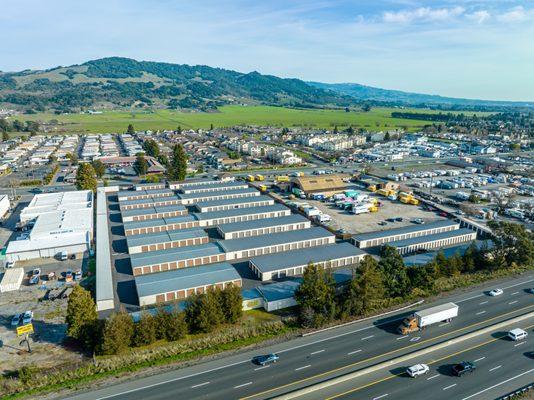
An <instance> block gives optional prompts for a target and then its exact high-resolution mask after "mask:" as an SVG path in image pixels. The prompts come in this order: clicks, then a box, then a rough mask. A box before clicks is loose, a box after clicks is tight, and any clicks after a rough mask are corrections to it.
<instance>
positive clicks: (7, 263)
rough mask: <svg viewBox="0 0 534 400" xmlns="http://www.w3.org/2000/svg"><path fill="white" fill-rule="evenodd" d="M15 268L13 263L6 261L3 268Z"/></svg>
mask: <svg viewBox="0 0 534 400" xmlns="http://www.w3.org/2000/svg"><path fill="white" fill-rule="evenodd" d="M14 266H15V261H8V262H6V265H5V267H6V268H13V267H14Z"/></svg>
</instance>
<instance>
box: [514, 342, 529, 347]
mask: <svg viewBox="0 0 534 400" xmlns="http://www.w3.org/2000/svg"><path fill="white" fill-rule="evenodd" d="M525 343H526V342H521V343H518V344H514V347H517V346H521V345H522V344H525Z"/></svg>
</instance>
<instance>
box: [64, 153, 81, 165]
mask: <svg viewBox="0 0 534 400" xmlns="http://www.w3.org/2000/svg"><path fill="white" fill-rule="evenodd" d="M65 157H67V159H68V160H69V161H70V163H71V165H77V164H78V156H77V155H76V154H74V153H67V154H66V155H65Z"/></svg>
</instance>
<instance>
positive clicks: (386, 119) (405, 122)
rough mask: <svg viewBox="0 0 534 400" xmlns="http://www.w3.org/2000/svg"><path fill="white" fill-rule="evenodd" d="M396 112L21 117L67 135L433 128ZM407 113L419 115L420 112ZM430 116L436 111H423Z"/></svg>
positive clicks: (252, 110)
mask: <svg viewBox="0 0 534 400" xmlns="http://www.w3.org/2000/svg"><path fill="white" fill-rule="evenodd" d="M395 110H398V109H395V108H379V107H377V108H373V109H372V110H371V111H370V112H362V111H351V112H345V111H343V110H304V109H290V108H283V107H268V106H224V107H221V108H220V109H219V111H218V112H212V113H203V112H191V113H184V112H178V111H173V110H155V111H135V112H118V111H110V112H104V113H103V114H96V115H95V114H93V115H90V114H68V115H54V114H34V115H23V116H20V118H19V119H21V120H36V121H41V122H48V121H51V120H54V119H55V120H57V121H59V124H58V125H57V128H56V130H57V131H58V132H64V133H85V132H91V133H98V132H100V133H103V132H124V131H125V130H126V127H127V126H128V124H133V125H134V127H135V129H136V130H147V129H151V130H161V129H176V127H177V126H181V127H182V128H193V129H197V128H209V127H210V125H211V124H213V125H214V126H215V127H229V126H234V125H260V126H267V125H269V126H286V127H297V126H301V127H315V128H333V127H334V126H336V125H337V126H338V127H339V128H340V129H342V128H345V127H348V126H351V125H352V126H353V127H354V128H355V129H357V128H364V129H366V130H371V131H377V130H384V129H393V128H399V127H405V128H406V129H407V130H409V131H415V130H418V129H420V128H421V127H422V126H424V125H426V124H429V122H428V121H421V120H415V119H399V118H392V117H391V112H392V111H395ZM403 111H413V112H417V111H418V110H416V109H413V110H412V109H403ZM419 112H425V113H429V112H432V111H428V110H419Z"/></svg>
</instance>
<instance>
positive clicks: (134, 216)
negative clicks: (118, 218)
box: [121, 204, 187, 222]
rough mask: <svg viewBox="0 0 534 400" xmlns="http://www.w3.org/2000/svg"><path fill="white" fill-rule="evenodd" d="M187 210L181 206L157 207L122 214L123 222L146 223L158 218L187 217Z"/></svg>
mask: <svg viewBox="0 0 534 400" xmlns="http://www.w3.org/2000/svg"><path fill="white" fill-rule="evenodd" d="M186 214H187V209H186V208H185V207H184V206H182V205H181V204H176V205H170V206H155V207H145V208H134V209H132V210H123V211H122V212H121V215H122V221H123V222H131V221H144V220H147V219H156V218H171V217H179V216H181V215H186Z"/></svg>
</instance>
